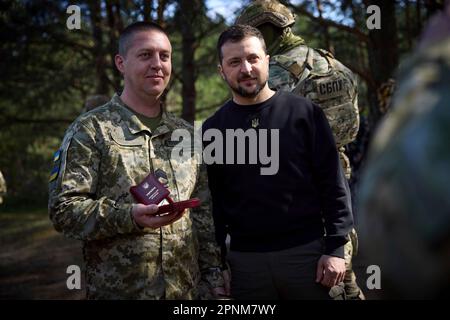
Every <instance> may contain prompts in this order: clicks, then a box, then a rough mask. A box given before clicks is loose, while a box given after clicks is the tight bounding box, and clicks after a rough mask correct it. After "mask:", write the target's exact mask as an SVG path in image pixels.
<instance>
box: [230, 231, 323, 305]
mask: <svg viewBox="0 0 450 320" xmlns="http://www.w3.org/2000/svg"><path fill="white" fill-rule="evenodd" d="M322 254H323V242H322V241H321V240H316V241H313V242H310V243H307V244H305V245H301V246H297V247H294V248H289V249H286V250H281V251H271V252H239V251H230V252H229V254H228V263H229V265H230V268H231V295H232V297H233V298H234V299H237V300H267V299H275V300H278V299H292V300H297V299H312V300H318V299H321V300H322V299H330V295H329V291H330V289H329V288H326V287H324V286H322V285H321V284H320V283H316V282H315V280H316V270H317V262H318V261H319V258H320V257H321V256H322Z"/></svg>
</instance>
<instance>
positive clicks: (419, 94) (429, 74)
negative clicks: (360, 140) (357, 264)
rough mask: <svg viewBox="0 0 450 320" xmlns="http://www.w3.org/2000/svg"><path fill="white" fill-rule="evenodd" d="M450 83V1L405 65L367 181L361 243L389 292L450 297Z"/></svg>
mask: <svg viewBox="0 0 450 320" xmlns="http://www.w3.org/2000/svg"><path fill="white" fill-rule="evenodd" d="M449 89H450V5H447V9H446V12H444V13H441V14H440V15H438V16H437V17H435V18H434V19H433V20H432V22H431V23H430V24H429V26H428V28H427V29H426V31H425V33H424V35H423V37H422V41H421V44H420V46H419V48H418V50H417V51H416V52H415V53H414V55H413V56H412V57H411V58H410V59H409V61H408V62H407V63H405V64H404V65H403V68H402V69H401V71H400V74H399V77H398V89H397V91H396V93H395V94H394V100H393V107H392V110H390V112H389V113H388V115H387V117H386V119H385V121H384V122H383V123H382V125H381V126H380V127H379V129H378V130H377V133H376V135H375V136H374V140H373V142H372V144H371V149H370V152H369V159H368V162H367V165H366V171H365V172H364V174H363V177H362V181H361V188H360V194H359V203H360V206H361V208H360V211H359V212H361V236H362V241H361V243H362V244H363V245H364V248H365V252H367V255H368V257H370V258H371V262H372V263H373V264H376V265H378V266H379V267H380V270H381V292H380V293H381V296H382V297H383V298H397V299H398V298H407V299H423V298H427V299H429V298H445V297H449V292H450V291H449V289H450V278H449V270H450V259H449V257H450V256H449V252H450V189H449V186H448V184H449V181H450V144H449V141H450V109H449V106H448V104H449V101H450V90H449Z"/></svg>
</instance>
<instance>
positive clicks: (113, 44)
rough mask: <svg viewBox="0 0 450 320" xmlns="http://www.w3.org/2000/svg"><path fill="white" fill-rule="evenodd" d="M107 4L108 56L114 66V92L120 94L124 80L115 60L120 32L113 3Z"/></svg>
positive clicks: (107, 2)
mask: <svg viewBox="0 0 450 320" xmlns="http://www.w3.org/2000/svg"><path fill="white" fill-rule="evenodd" d="M105 4H106V13H107V18H108V27H109V45H108V54H109V57H110V59H111V64H112V66H111V67H112V76H113V86H114V91H115V92H119V91H120V89H121V88H120V83H121V80H122V76H121V74H120V72H119V70H117V68H116V66H115V63H114V58H115V56H116V53H117V52H118V32H119V30H117V21H116V17H117V16H116V15H115V14H114V8H113V5H112V3H111V1H105Z"/></svg>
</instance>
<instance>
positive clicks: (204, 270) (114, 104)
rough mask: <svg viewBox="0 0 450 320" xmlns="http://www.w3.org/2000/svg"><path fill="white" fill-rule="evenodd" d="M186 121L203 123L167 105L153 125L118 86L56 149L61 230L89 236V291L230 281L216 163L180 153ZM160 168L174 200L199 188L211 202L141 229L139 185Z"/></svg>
mask: <svg viewBox="0 0 450 320" xmlns="http://www.w3.org/2000/svg"><path fill="white" fill-rule="evenodd" d="M176 129H186V130H188V132H189V133H190V134H192V133H193V128H192V126H190V125H189V124H188V123H187V122H185V121H184V120H181V119H178V118H176V117H174V116H173V115H170V114H169V113H166V112H165V111H164V112H163V114H162V120H161V123H160V125H159V127H158V128H157V129H156V130H155V131H154V132H150V130H149V129H148V128H147V127H145V126H144V125H143V124H142V123H141V121H140V120H139V119H138V118H137V117H136V116H135V115H134V114H133V113H132V112H131V111H130V110H128V109H127V108H126V107H125V106H124V105H123V102H122V101H121V100H120V98H119V97H118V96H117V95H115V96H114V97H113V98H112V100H111V101H110V102H109V103H108V104H106V105H104V106H102V107H99V108H96V109H95V110H92V111H90V112H88V113H85V114H83V115H81V116H80V117H79V118H78V119H77V120H75V122H74V123H73V124H72V125H71V126H70V127H69V129H68V130H67V132H66V135H65V137H64V139H63V142H62V145H61V148H60V150H58V152H57V153H56V154H55V158H54V169H53V170H52V175H51V177H50V185H49V213H50V218H51V220H52V221H53V224H54V226H55V229H56V230H58V231H61V232H63V233H64V234H65V235H66V236H68V237H71V238H75V239H80V240H83V254H84V258H85V262H86V280H87V292H88V298H94V299H97V298H100V299H122V298H124V299H164V298H165V299H192V298H197V297H198V288H199V287H205V286H206V285H204V284H205V283H208V284H209V285H210V286H211V287H217V286H221V285H222V284H223V279H222V278H221V275H220V271H219V270H218V269H217V268H216V266H219V265H220V250H219V249H218V247H217V244H216V242H215V237H214V231H213V230H214V228H213V220H212V216H211V211H210V202H209V191H208V187H207V180H206V179H207V178H206V171H205V170H204V168H203V167H202V166H199V157H198V156H197V155H196V154H195V153H194V154H193V155H192V157H188V159H187V160H186V161H183V162H181V161H177V160H176V159H174V158H173V157H171V154H172V153H171V152H172V150H173V148H174V147H175V145H176V144H178V141H174V142H172V141H171V134H172V132H173V131H174V130H176ZM158 169H159V170H162V171H163V172H164V173H165V175H166V177H167V184H168V188H169V190H170V191H171V198H172V199H173V200H174V201H179V200H186V199H189V198H192V197H198V198H200V199H201V200H202V205H201V206H200V207H199V208H196V209H191V210H190V211H188V212H187V213H186V214H185V215H184V216H183V218H181V219H180V220H178V221H176V222H174V223H173V224H171V225H168V226H165V227H162V228H158V229H150V228H144V229H141V228H139V227H138V226H137V225H136V224H135V223H134V221H133V219H132V217H131V209H132V204H133V203H135V200H134V199H133V197H132V196H131V194H130V193H129V188H130V186H132V185H136V184H138V183H139V182H141V181H142V180H143V178H145V177H146V176H147V174H148V173H149V172H154V171H155V170H158ZM201 280H204V281H201ZM200 284H201V285H200Z"/></svg>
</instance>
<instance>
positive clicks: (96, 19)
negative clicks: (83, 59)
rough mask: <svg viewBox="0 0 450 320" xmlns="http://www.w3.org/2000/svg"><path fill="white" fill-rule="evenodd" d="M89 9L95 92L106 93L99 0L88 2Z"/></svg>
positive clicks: (106, 78)
mask: <svg viewBox="0 0 450 320" xmlns="http://www.w3.org/2000/svg"><path fill="white" fill-rule="evenodd" d="M89 9H90V13H91V25H92V35H93V38H94V50H93V55H94V57H93V58H94V59H93V60H94V61H95V73H96V76H97V86H96V90H95V91H96V92H95V93H96V94H105V95H108V94H109V92H108V77H107V75H106V66H107V64H106V57H105V50H104V47H103V30H102V25H101V24H102V20H101V19H102V18H101V15H100V13H101V5H100V0H97V1H92V2H89Z"/></svg>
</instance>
